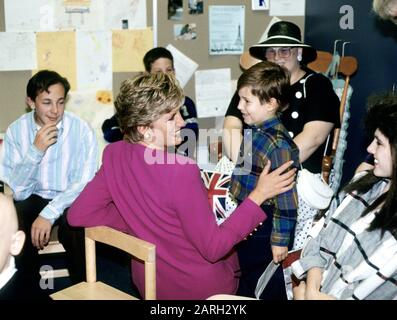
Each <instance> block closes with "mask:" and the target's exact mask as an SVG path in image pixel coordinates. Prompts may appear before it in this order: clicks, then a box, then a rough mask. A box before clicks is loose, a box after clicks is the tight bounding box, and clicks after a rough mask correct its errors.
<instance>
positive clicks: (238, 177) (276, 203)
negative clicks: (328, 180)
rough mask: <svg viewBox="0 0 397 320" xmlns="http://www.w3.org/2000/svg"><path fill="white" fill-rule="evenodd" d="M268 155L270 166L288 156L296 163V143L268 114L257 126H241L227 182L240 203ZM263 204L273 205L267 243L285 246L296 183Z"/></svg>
mask: <svg viewBox="0 0 397 320" xmlns="http://www.w3.org/2000/svg"><path fill="white" fill-rule="evenodd" d="M251 141H252V143H250V142H251ZM269 159H270V160H271V170H273V169H276V168H277V167H279V166H280V165H282V164H283V163H285V162H287V161H289V160H294V166H295V167H298V166H299V150H298V147H297V146H296V145H295V143H294V142H293V141H292V139H291V138H290V136H289V134H288V132H287V130H286V129H285V128H284V126H283V125H282V123H281V121H280V119H279V118H278V117H274V118H271V119H269V120H267V121H265V122H264V123H263V124H261V125H260V126H258V127H255V126H250V127H248V129H245V130H244V141H243V143H242V145H241V149H240V155H239V159H238V161H237V164H236V168H235V170H234V172H233V175H232V178H231V186H230V193H231V194H232V196H233V197H234V198H235V199H236V200H237V202H239V203H241V202H242V201H243V200H244V199H245V198H246V197H247V196H248V195H249V194H250V192H251V191H252V190H253V189H254V188H255V186H256V183H257V181H258V178H259V175H260V174H261V172H262V170H263V168H264V167H265V164H266V162H267V161H268V160H269ZM264 205H266V208H269V207H270V208H273V221H272V224H273V229H272V234H271V244H272V245H276V246H288V244H289V242H290V236H291V234H293V232H294V228H295V222H296V215H297V206H298V196H297V192H296V187H294V188H292V189H291V190H289V191H287V192H284V193H282V194H279V195H278V196H277V197H275V198H274V199H272V201H267V202H266V203H265V204H264ZM269 205H270V206H269Z"/></svg>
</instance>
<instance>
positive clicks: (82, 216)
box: [67, 166, 128, 232]
mask: <svg viewBox="0 0 397 320" xmlns="http://www.w3.org/2000/svg"><path fill="white" fill-rule="evenodd" d="M67 219H68V222H69V224H70V225H71V226H81V227H93V226H100V225H103V226H109V227H112V228H114V229H117V230H120V231H123V232H127V231H128V227H127V225H126V223H125V222H124V220H123V218H122V217H121V216H120V214H119V212H118V210H117V209H116V207H115V205H114V203H113V201H112V198H111V195H110V192H109V189H108V187H107V184H106V179H105V172H104V169H103V166H102V167H101V168H100V169H99V171H98V172H97V174H96V175H95V177H94V178H93V179H92V180H91V181H90V182H89V183H88V184H87V185H86V187H85V188H84V190H83V191H82V192H81V193H80V195H79V196H78V197H77V199H76V200H75V201H74V203H73V204H72V206H71V207H70V209H69V211H68V216H67Z"/></svg>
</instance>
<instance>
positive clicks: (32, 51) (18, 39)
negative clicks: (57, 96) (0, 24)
mask: <svg viewBox="0 0 397 320" xmlns="http://www.w3.org/2000/svg"><path fill="white" fill-rule="evenodd" d="M0 43H1V50H0V71H15V70H32V69H36V68H37V57H36V35H35V34H34V32H0Z"/></svg>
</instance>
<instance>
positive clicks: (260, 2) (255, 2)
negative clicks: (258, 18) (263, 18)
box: [252, 0, 270, 10]
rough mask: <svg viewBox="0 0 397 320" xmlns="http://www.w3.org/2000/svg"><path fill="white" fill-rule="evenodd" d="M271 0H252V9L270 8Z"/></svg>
mask: <svg viewBox="0 0 397 320" xmlns="http://www.w3.org/2000/svg"><path fill="white" fill-rule="evenodd" d="M269 1H270V0H252V10H269Z"/></svg>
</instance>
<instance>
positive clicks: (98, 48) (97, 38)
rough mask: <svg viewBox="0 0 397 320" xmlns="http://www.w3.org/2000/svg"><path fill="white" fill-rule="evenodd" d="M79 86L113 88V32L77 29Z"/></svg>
mask: <svg viewBox="0 0 397 320" xmlns="http://www.w3.org/2000/svg"><path fill="white" fill-rule="evenodd" d="M76 48H77V50H76V52H77V53H76V55H77V88H78V89H79V90H87V89H101V90H112V89H113V73H112V32H111V31H98V32H89V31H77V32H76Z"/></svg>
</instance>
